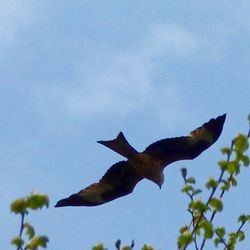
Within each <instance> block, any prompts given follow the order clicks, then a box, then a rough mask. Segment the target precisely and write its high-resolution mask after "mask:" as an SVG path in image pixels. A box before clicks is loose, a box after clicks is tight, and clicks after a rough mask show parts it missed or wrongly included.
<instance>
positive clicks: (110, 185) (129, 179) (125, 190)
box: [56, 161, 142, 207]
mask: <svg viewBox="0 0 250 250" xmlns="http://www.w3.org/2000/svg"><path fill="white" fill-rule="evenodd" d="M141 179H142V177H140V176H139V175H138V174H137V173H136V171H135V170H134V168H133V167H132V166H131V165H130V164H129V163H128V162H127V161H120V162H118V163H116V164H114V165H113V166H111V167H110V168H109V169H108V171H107V172H106V173H105V175H104V176H103V177H102V178H101V180H100V181H99V182H98V183H94V184H92V185H90V186H88V187H87V188H85V189H83V190H81V191H80V192H78V193H76V194H73V195H71V196H69V197H68V198H66V199H62V200H60V201H58V203H57V204H56V207H64V206H97V205H101V204H103V203H106V202H109V201H111V200H114V199H116V198H119V197H122V196H124V195H127V194H129V193H131V192H132V191H133V190H134V187H135V185H136V184H137V183H138V182H139V181H140V180H141Z"/></svg>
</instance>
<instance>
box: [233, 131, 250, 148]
mask: <svg viewBox="0 0 250 250" xmlns="http://www.w3.org/2000/svg"><path fill="white" fill-rule="evenodd" d="M234 145H235V148H236V150H237V151H239V152H244V151H246V150H247V149H248V146H249V144H248V140H247V137H246V136H245V135H243V134H239V135H238V136H237V137H236V138H235V139H234Z"/></svg>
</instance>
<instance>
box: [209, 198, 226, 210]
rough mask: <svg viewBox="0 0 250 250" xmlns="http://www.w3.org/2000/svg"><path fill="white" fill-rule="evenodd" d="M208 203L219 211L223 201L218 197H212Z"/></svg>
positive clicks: (221, 208)
mask: <svg viewBox="0 0 250 250" xmlns="http://www.w3.org/2000/svg"><path fill="white" fill-rule="evenodd" d="M209 205H210V206H211V207H212V208H213V209H214V210H215V211H216V212H221V211H222V210H223V203H222V201H221V200H220V199H218V198H215V197H213V198H212V199H211V200H210V201H209Z"/></svg>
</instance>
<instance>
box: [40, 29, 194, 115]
mask: <svg viewBox="0 0 250 250" xmlns="http://www.w3.org/2000/svg"><path fill="white" fill-rule="evenodd" d="M197 44H198V41H197V39H196V37H195V36H194V35H192V33H191V32H189V31H187V30H185V29H184V28H182V27H179V26H176V25H173V26H171V25H167V26H164V25H159V26H155V27H152V28H150V29H149V31H148V33H147V34H145V36H144V37H143V38H142V39H141V40H140V41H137V46H136V47H137V48H136V49H135V48H132V49H131V50H130V51H126V52H123V51H111V52H110V59H109V61H108V63H106V64H105V65H103V68H98V69H97V68H96V67H95V65H93V67H92V68H93V72H88V76H87V77H86V75H84V74H81V68H82V69H84V67H85V65H86V64H88V61H85V60H83V61H82V62H81V63H80V65H77V66H76V68H77V70H76V75H77V80H75V82H74V83H73V84H72V83H63V84H60V85H59V84H53V83H51V84H50V85H46V86H44V87H43V88H40V87H38V88H37V90H36V95H35V97H36V99H37V100H36V101H37V103H36V104H38V107H39V109H40V110H43V113H44V114H49V113H51V112H53V117H54V116H58V115H66V116H76V117H82V118H90V119H91V118H92V119H98V118H101V117H103V116H105V117H107V116H109V115H112V116H113V115H116V116H120V117H124V116H126V115H129V114H130V113H134V112H143V111H144V110H146V111H147V112H152V114H155V113H156V115H157V113H158V112H155V110H158V111H159V113H162V111H163V110H164V112H165V111H166V110H165V109H168V110H173V112H171V116H172V115H173V113H176V111H177V110H176V109H178V112H179V111H181V109H182V104H181V92H180V89H178V87H177V86H175V87H174V82H166V83H165V84H161V83H157V82H154V78H153V66H154V60H155V58H157V57H158V56H164V55H165V56H168V55H170V56H171V57H181V58H188V57H189V56H191V55H192V53H194V52H195V50H196V49H197ZM99 60H102V57H101V55H100V58H99ZM88 67H89V65H88ZM89 68H91V67H89ZM165 115H166V113H165Z"/></svg>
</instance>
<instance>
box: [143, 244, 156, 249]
mask: <svg viewBox="0 0 250 250" xmlns="http://www.w3.org/2000/svg"><path fill="white" fill-rule="evenodd" d="M141 250H154V248H153V247H152V246H150V245H144V246H143V247H142V249H141Z"/></svg>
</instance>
